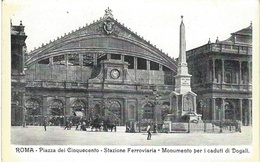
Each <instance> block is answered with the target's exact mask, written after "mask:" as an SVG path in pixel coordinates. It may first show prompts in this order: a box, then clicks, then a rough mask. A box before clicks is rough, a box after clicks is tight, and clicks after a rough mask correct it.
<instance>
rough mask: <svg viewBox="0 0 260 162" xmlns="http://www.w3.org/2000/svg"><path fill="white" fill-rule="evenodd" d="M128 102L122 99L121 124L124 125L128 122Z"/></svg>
mask: <svg viewBox="0 0 260 162" xmlns="http://www.w3.org/2000/svg"><path fill="white" fill-rule="evenodd" d="M127 105H128V100H127V98H126V97H124V107H123V111H122V113H123V114H122V115H121V116H122V124H123V125H125V123H126V121H127V120H128V108H127Z"/></svg>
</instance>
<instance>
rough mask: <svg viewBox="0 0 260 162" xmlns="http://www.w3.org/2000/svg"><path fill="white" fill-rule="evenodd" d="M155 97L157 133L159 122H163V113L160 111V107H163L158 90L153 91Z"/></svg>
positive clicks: (155, 128)
mask: <svg viewBox="0 0 260 162" xmlns="http://www.w3.org/2000/svg"><path fill="white" fill-rule="evenodd" d="M153 94H154V96H155V103H154V105H155V124H154V133H157V122H158V120H161V119H160V118H161V117H160V116H161V112H160V111H159V106H160V105H161V94H158V92H157V90H153Z"/></svg>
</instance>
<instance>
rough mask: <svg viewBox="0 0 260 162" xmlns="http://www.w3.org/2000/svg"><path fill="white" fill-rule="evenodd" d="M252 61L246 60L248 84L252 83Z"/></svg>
mask: <svg viewBox="0 0 260 162" xmlns="http://www.w3.org/2000/svg"><path fill="white" fill-rule="evenodd" d="M251 64H252V62H247V65H248V82H249V84H252V66H251Z"/></svg>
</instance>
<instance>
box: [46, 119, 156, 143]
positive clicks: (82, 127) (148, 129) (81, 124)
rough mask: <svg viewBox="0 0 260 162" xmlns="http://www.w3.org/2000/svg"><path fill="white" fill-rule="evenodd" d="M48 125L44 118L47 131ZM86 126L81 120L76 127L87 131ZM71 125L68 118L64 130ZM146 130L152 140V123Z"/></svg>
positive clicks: (148, 138)
mask: <svg viewBox="0 0 260 162" xmlns="http://www.w3.org/2000/svg"><path fill="white" fill-rule="evenodd" d="M47 125H48V122H47V120H44V122H43V126H44V130H45V131H46V130H47V128H46V126H47ZM84 126H86V123H85V122H79V123H78V124H77V125H76V129H75V130H78V127H80V130H83V131H86V127H84ZM71 127H72V121H68V120H67V121H66V125H65V128H64V130H66V129H67V130H70V129H71ZM114 129H115V131H116V127H115V128H114ZM111 131H112V130H111ZM146 131H147V133H148V136H147V140H151V138H152V133H151V125H150V124H148V126H147V128H146Z"/></svg>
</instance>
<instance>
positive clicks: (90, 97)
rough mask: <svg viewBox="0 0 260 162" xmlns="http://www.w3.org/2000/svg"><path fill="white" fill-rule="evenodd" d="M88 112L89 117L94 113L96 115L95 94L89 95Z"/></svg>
mask: <svg viewBox="0 0 260 162" xmlns="http://www.w3.org/2000/svg"><path fill="white" fill-rule="evenodd" d="M87 106H88V108H87V109H88V114H89V117H92V115H94V105H93V96H91V95H89V96H88V105H87Z"/></svg>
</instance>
